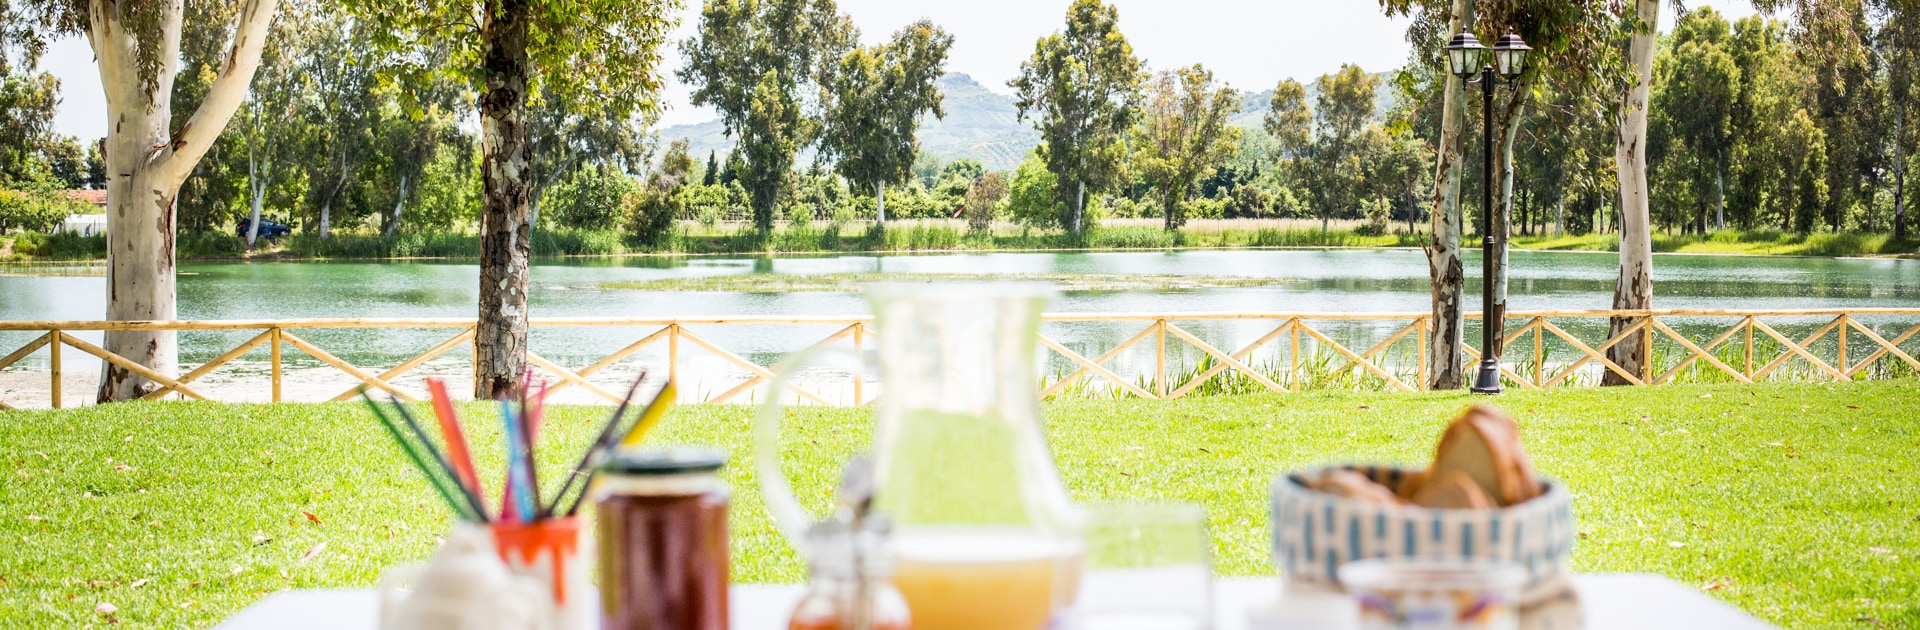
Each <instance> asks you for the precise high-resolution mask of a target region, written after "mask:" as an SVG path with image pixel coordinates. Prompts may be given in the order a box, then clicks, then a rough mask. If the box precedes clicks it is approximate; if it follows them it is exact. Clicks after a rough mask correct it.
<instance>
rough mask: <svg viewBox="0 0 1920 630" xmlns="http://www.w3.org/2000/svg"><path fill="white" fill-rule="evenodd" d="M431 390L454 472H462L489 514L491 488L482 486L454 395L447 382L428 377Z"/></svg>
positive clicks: (478, 505)
mask: <svg viewBox="0 0 1920 630" xmlns="http://www.w3.org/2000/svg"><path fill="white" fill-rule="evenodd" d="M427 393H428V394H430V395H431V396H432V398H433V415H434V418H435V419H436V420H438V421H439V423H440V434H441V437H442V438H444V439H445V440H446V441H447V455H448V457H449V458H450V459H452V460H453V471H454V472H455V473H458V474H459V477H460V481H461V483H463V484H465V485H466V486H467V488H468V490H470V491H471V492H472V494H473V496H474V499H475V502H476V503H475V505H476V507H478V508H479V509H480V513H481V514H483V515H484V514H486V513H487V502H486V497H487V489H486V487H485V486H482V485H480V474H479V473H478V472H477V471H475V470H474V467H473V453H472V452H470V451H468V449H467V436H466V433H464V432H462V431H461V430H460V415H459V414H458V413H456V412H455V411H454V409H453V397H452V396H449V395H447V384H446V382H445V381H442V380H440V379H437V378H430V379H427Z"/></svg>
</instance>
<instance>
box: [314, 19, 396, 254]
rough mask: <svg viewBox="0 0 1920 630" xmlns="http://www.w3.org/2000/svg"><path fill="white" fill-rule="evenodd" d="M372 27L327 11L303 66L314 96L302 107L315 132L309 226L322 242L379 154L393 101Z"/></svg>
mask: <svg viewBox="0 0 1920 630" xmlns="http://www.w3.org/2000/svg"><path fill="white" fill-rule="evenodd" d="M369 28H370V26H369V25H368V24H367V23H366V22H365V21H363V20H355V19H352V17H351V16H349V15H347V14H345V13H339V12H331V11H330V12H327V13H326V14H324V15H323V16H321V18H320V24H319V29H320V31H321V32H320V33H318V34H316V36H315V38H314V41H313V43H312V45H311V46H310V47H309V48H308V54H307V55H306V57H305V59H303V60H302V61H301V65H302V70H303V71H304V72H305V73H306V75H307V77H308V80H310V81H312V83H313V91H312V96H313V97H312V98H311V99H310V100H308V101H307V102H306V106H305V107H303V108H302V113H303V118H305V120H306V121H307V124H309V125H311V126H312V127H313V131H314V133H313V138H312V142H311V143H310V144H309V147H308V148H309V155H308V159H309V160H311V161H312V163H311V164H310V165H309V167H308V168H309V170H310V171H311V173H312V174H311V176H310V177H311V180H312V181H311V182H310V184H309V187H308V190H307V193H308V194H307V196H308V202H307V203H308V207H310V208H313V209H314V214H313V216H312V220H311V223H309V226H311V227H313V231H314V233H315V234H316V235H317V236H319V237H320V238H323V239H324V238H327V237H328V236H330V235H331V234H332V230H333V219H334V209H335V208H336V207H337V206H339V205H341V204H340V201H341V194H342V192H343V191H345V190H346V188H347V186H348V184H349V183H351V182H352V181H353V180H354V179H355V177H356V176H357V175H358V174H359V171H360V167H361V165H362V164H363V163H364V162H365V161H367V160H368V159H369V158H371V157H373V155H374V154H376V153H378V151H379V148H378V146H377V143H376V142H375V139H374V134H375V128H376V127H378V126H380V124H379V123H380V122H381V121H382V115H381V108H382V107H386V106H388V105H389V101H391V100H392V96H393V91H392V90H390V89H381V88H380V86H379V76H378V71H379V59H378V57H376V55H377V54H378V52H379V51H378V49H377V48H376V47H375V46H373V34H372V33H369V32H368V29H369Z"/></svg>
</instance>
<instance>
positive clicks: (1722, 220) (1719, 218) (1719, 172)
mask: <svg viewBox="0 0 1920 630" xmlns="http://www.w3.org/2000/svg"><path fill="white" fill-rule="evenodd" d="M1713 206H1714V207H1713V229H1714V230H1715V231H1720V230H1725V229H1727V167H1726V165H1724V164H1721V163H1720V161H1719V160H1715V161H1714V163H1713Z"/></svg>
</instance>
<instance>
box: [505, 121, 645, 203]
mask: <svg viewBox="0 0 1920 630" xmlns="http://www.w3.org/2000/svg"><path fill="white" fill-rule="evenodd" d="M575 96H579V95H570V94H551V93H549V94H541V95H540V99H539V102H537V103H533V104H531V105H530V106H529V107H528V110H527V113H528V118H527V142H528V145H529V149H528V150H529V157H528V164H529V166H530V168H531V169H532V172H531V180H532V186H533V190H532V191H531V193H529V195H530V201H529V202H528V203H529V206H530V207H529V210H528V217H529V218H528V220H529V221H530V222H531V223H532V224H533V225H535V226H538V225H539V224H540V208H541V202H542V201H543V200H545V199H546V194H547V190H548V189H550V188H552V187H553V186H554V184H557V183H559V182H562V181H565V180H566V179H567V177H568V176H570V175H571V174H572V173H573V172H574V170H575V169H576V168H578V167H580V166H583V165H588V164H593V165H604V166H611V167H615V168H616V169H617V170H620V171H624V172H632V171H635V170H638V169H639V168H640V166H641V165H644V164H645V163H646V162H647V161H648V160H649V159H651V157H652V155H651V154H652V151H653V144H652V143H651V142H650V136H649V135H648V130H649V128H651V127H652V126H653V122H654V121H655V120H657V119H658V117H657V115H656V114H655V113H653V112H643V113H641V114H640V115H633V116H621V115H618V114H619V112H608V111H603V110H599V109H596V108H592V107H586V106H583V105H582V104H580V103H576V102H574V97H575Z"/></svg>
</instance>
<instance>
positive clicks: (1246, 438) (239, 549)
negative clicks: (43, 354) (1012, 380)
mask: <svg viewBox="0 0 1920 630" xmlns="http://www.w3.org/2000/svg"><path fill="white" fill-rule="evenodd" d="M1473 401H1474V399H1472V398H1469V397H1468V396H1466V395H1464V394H1451V393H1439V394H1359V393H1309V394H1297V395H1259V396H1239V397H1215V398H1199V399H1192V400H1186V401H1178V402H1170V403H1160V402H1152V401H1136V400H1117V401H1115V400H1103V401H1079V400H1074V401H1062V402H1055V403H1050V404H1048V405H1047V407H1046V417H1047V422H1048V428H1049V432H1050V436H1051V439H1052V444H1053V448H1054V451H1055V453H1056V454H1057V457H1058V459H1059V463H1060V466H1061V468H1062V470H1063V472H1064V474H1065V476H1066V480H1067V483H1068V485H1069V487H1070V488H1072V490H1073V492H1074V493H1075V494H1076V495H1077V497H1079V498H1083V499H1103V498H1126V497H1152V498H1171V499H1180V500H1186V501H1194V502H1198V503H1201V504H1204V505H1205V506H1206V508H1207V510H1208V513H1209V515H1210V519H1211V525H1212V532H1213V535H1214V541H1215V547H1216V556H1215V558H1216V563H1217V565H1218V569H1219V571H1220V572H1221V573H1222V574H1226V575H1263V574H1268V573H1270V572H1272V570H1273V568H1272V564H1271V563H1270V562H1269V560H1268V553H1267V544H1268V543H1267V541H1268V533H1267V532H1268V526H1267V517H1266V513H1267V498H1266V488H1267V484H1268V482H1269V481H1270V480H1271V479H1272V477H1273V476H1274V474H1275V473H1277V472H1279V471H1282V470H1286V469H1292V468H1298V467H1304V466H1310V465H1315V464H1319V463H1325V462H1343V461H1369V462H1419V461H1422V460H1424V459H1426V458H1428V457H1429V456H1430V451H1431V449H1432V448H1433V442H1434V440H1435V438H1436V437H1437V435H1438V433H1439V431H1440V428H1441V426H1442V424H1443V423H1444V422H1445V421H1446V420H1447V419H1448V418H1449V417H1451V416H1452V415H1454V414H1456V413H1457V412H1458V411H1459V410H1460V409H1461V408H1462V407H1463V406H1465V405H1467V404H1470V403H1471V402H1473ZM1499 403H1500V404H1501V405H1502V406H1503V407H1505V408H1506V409H1507V410H1508V411H1510V412H1512V413H1514V414H1515V415H1516V416H1518V417H1519V418H1521V420H1522V422H1523V424H1524V425H1525V430H1526V437H1527V442H1528V445H1529V447H1530V449H1531V451H1532V453H1533V456H1534V459H1535V462H1536V464H1537V465H1538V467H1539V468H1540V469H1541V470H1543V471H1544V472H1545V473H1546V474H1549V475H1552V476H1554V477H1557V478H1559V479H1562V480H1564V481H1565V482H1566V483H1567V484H1568V486H1569V487H1570V488H1571V489H1572V491H1573V493H1574V497H1575V498H1574V502H1575V503H1574V504H1575V510H1576V513H1577V515H1578V518H1579V522H1580V536H1581V540H1580V541H1579V543H1578V545H1577V547H1576V554H1575V560H1574V564H1575V566H1574V568H1575V569H1577V570H1579V571H1589V572H1600V571H1648V572H1655V573H1661V574H1664V575H1667V576H1670V577H1672V578H1674V579H1676V580H1679V581H1680V582H1682V583H1685V584H1687V585H1690V586H1693V587H1698V588H1703V589H1709V590H1710V593H1711V595H1712V596H1714V597H1717V598H1720V599H1722V600H1725V601H1728V602H1730V603H1733V604H1734V605H1737V606H1739V607H1740V608H1743V609H1745V610H1747V611H1750V612H1752V613H1753V614H1755V615H1758V616H1760V617H1761V618H1763V619H1767V620H1769V621H1772V622H1774V623H1778V624H1781V625H1783V626H1786V627H1794V628H1801V627H1855V626H1886V627H1911V628H1920V486H1916V485H1915V484H1914V483H1913V482H1912V479H1914V478H1915V476H1916V473H1920V446H1917V445H1920V413H1916V412H1915V409H1920V381H1913V380H1900V381H1881V382H1870V383H1861V384H1847V385H1831V386H1828V385H1806V384H1764V385H1758V386H1738V385H1728V386H1720V385H1680V386H1669V387H1660V388H1654V389H1618V390H1597V389H1570V390H1557V391H1551V392H1519V393H1514V394H1510V395H1508V396H1506V397H1504V398H1501V399H1500V400H1499ZM422 411H423V412H424V410H422ZM471 411H472V412H473V413H475V414H480V413H481V409H480V408H472V409H471ZM606 412H607V410H606V409H605V408H588V407H582V408H565V409H558V410H556V411H555V413H553V414H552V417H551V419H550V420H549V421H548V424H547V427H548V428H547V429H546V430H545V432H546V437H545V438H544V439H545V440H547V441H548V444H549V447H550V448H548V449H547V450H546V451H545V452H546V454H547V455H548V457H547V458H546V459H545V460H544V461H543V468H544V469H545V470H548V471H555V470H559V469H560V467H561V466H562V464H561V460H563V459H570V458H571V457H573V456H574V454H575V453H576V451H575V450H574V448H573V445H578V444H581V443H583V442H584V441H585V440H587V439H589V436H590V434H591V432H592V430H593V428H594V425H595V424H596V423H597V422H598V421H599V419H600V418H601V417H602V416H603V414H605V413H606ZM868 413H869V412H868V411H867V410H865V409H859V410H824V409H815V410H808V409H803V410H799V411H798V412H797V414H796V416H795V417H794V418H792V419H790V420H789V426H790V428H791V429H792V430H795V431H796V434H795V435H793V436H791V437H790V438H789V444H790V446H791V450H790V451H789V452H788V453H787V454H786V458H787V460H788V465H789V467H790V470H791V472H792V476H793V477H794V479H795V480H796V483H797V485H798V489H799V491H800V492H801V494H802V495H803V496H804V497H806V498H807V499H809V500H811V501H813V502H814V503H815V504H816V505H822V504H824V502H825V500H826V498H827V492H828V487H829V485H830V484H829V482H830V480H831V479H832V478H833V477H834V476H835V470H837V466H838V463H839V462H840V460H841V458H842V457H843V456H844V455H845V454H846V453H849V452H850V451H852V450H853V449H854V448H856V446H857V445H860V444H863V443H865V442H866V440H867V436H868V435H869V430H870V420H869V415H868ZM489 417H490V416H489ZM750 421H751V410H750V409H748V408H745V407H737V406H696V407H685V408H681V409H678V410H676V411H675V412H674V413H673V414H672V415H671V416H670V417H669V418H668V420H667V422H666V423H665V424H664V425H662V427H661V430H660V432H659V433H658V434H657V435H658V436H659V437H660V440H661V441H666V442H676V443H701V444H712V445H719V446H723V447H726V448H728V449H730V450H731V451H732V452H733V453H734V456H735V460H734V463H733V464H732V465H730V466H729V468H728V469H727V473H726V474H727V478H728V481H730V482H731V483H732V484H733V488H734V491H735V500H734V510H733V533H734V562H735V571H736V579H738V580H741V581H750V582H759V581H781V582H785V581H798V580H800V579H802V577H803V575H802V570H801V567H800V566H799V565H798V564H797V563H796V562H795V560H794V558H793V557H792V555H791V554H790V552H789V551H788V550H787V549H786V547H785V545H784V544H783V543H782V542H781V541H780V540H779V538H778V534H776V533H774V532H773V530H772V528H771V524H770V523H769V521H768V519H767V517H766V516H765V512H764V509H763V507H762V504H761V502H760V499H759V496H758V492H757V489H756V487H755V485H754V482H753V479H752V476H751V475H750V474H749V473H748V471H749V469H750V468H751V466H750V464H751V462H750V461H749V455H750V453H749V450H748V449H749V444H750V443H751V442H750V439H749V438H748V431H747V428H748V425H749V423H750ZM472 429H473V430H474V432H475V433H478V434H479V435H477V436H476V439H477V441H478V442H479V445H478V446H477V448H478V449H479V451H480V452H481V453H484V454H488V455H491V457H488V458H487V461H486V462H484V463H485V464H486V465H489V466H493V467H495V468H494V470H496V471H497V470H498V468H497V466H498V465H499V459H500V458H499V456H498V453H497V451H498V450H499V448H500V447H499V443H498V441H497V432H488V431H486V430H485V429H484V428H482V427H480V426H479V425H478V424H474V425H472ZM554 442H564V443H566V445H568V448H564V449H563V448H552V447H553V446H557V445H555V444H553V443H554ZM0 456H4V457H5V459H6V465H7V467H8V468H11V469H12V470H9V471H4V475H3V476H0V478H3V479H5V481H4V482H0V506H5V507H4V509H0V621H4V623H0V625H5V626H9V627H68V626H76V625H84V624H89V623H95V624H97V623H104V622H107V621H109V620H111V621H116V622H118V623H120V624H124V625H133V626H141V627H147V626H166V627H178V626H208V625H211V624H213V623H216V622H218V621H219V620H220V619H222V618H224V617H225V616H227V615H229V614H232V613H233V612H235V611H237V610H239V609H240V608H242V607H244V606H246V605H247V604H250V603H252V602H254V601H255V600H258V599H260V598H261V597H262V596H264V595H266V594H267V593H271V592H273V591H277V590H282V589H288V588H312V587H326V586H362V587H364V586H370V585H372V584H373V583H374V581H375V579H376V578H377V576H378V575H379V574H380V572H381V570H382V569H384V568H386V567H388V566H390V565H393V564H395V563H401V562H409V561H414V560H417V559H420V558H423V557H424V556H425V555H426V554H427V553H428V552H429V551H430V549H431V548H432V545H433V544H434V537H435V534H436V533H437V532H439V531H441V530H443V529H445V528H446V527H447V526H448V523H449V516H448V514H447V513H446V512H445V510H444V509H443V508H442V507H441V506H439V505H438V504H437V503H436V500H435V499H433V497H432V494H431V492H429V491H428V490H427V489H426V487H425V486H424V485H423V484H422V482H421V481H420V480H419V479H418V477H417V476H416V475H415V474H414V473H413V472H412V471H411V470H410V469H409V468H408V466H407V464H406V463H405V462H404V460H403V458H402V456H401V455H400V454H399V453H398V451H397V450H396V449H395V448H394V446H393V445H392V444H391V443H389V442H388V440H387V438H386V437H385V436H384V435H383V434H382V433H381V429H380V428H379V427H378V426H377V425H376V424H375V422H374V421H373V420H372V419H371V417H370V416H368V415H367V414H366V412H364V411H363V410H362V409H361V408H360V407H358V406H355V405H345V404H336V405H218V404H201V403H154V404H138V405H122V406H112V407H104V408H87V409H79V410H68V411H59V412H20V411H14V412H5V413H0ZM488 485H490V486H492V487H494V488H496V489H497V488H498V481H497V473H496V475H495V476H494V480H493V481H490V482H489V484H488ZM102 603H110V604H112V605H113V606H114V607H116V608H117V612H115V613H113V614H112V615H111V616H110V617H109V616H107V615H101V614H97V613H95V612H94V611H95V608H96V606H98V605H100V604H102ZM1223 613H1224V614H1235V612H1234V611H1223Z"/></svg>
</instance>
